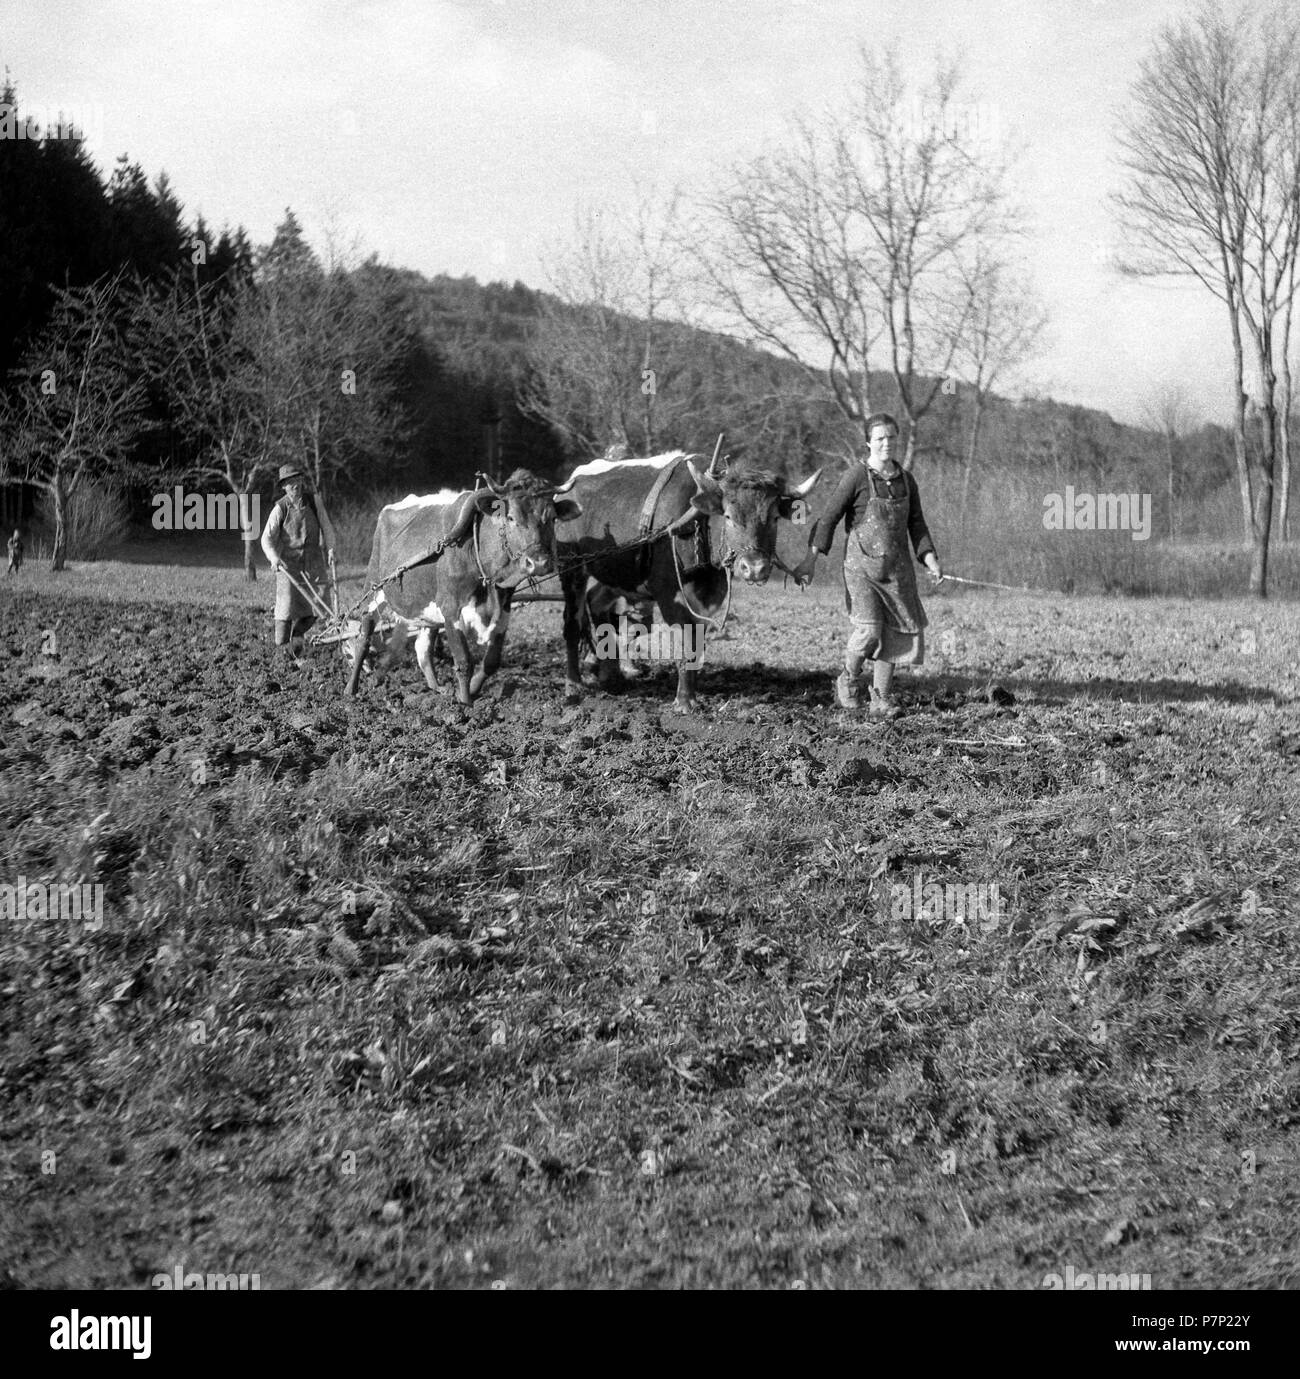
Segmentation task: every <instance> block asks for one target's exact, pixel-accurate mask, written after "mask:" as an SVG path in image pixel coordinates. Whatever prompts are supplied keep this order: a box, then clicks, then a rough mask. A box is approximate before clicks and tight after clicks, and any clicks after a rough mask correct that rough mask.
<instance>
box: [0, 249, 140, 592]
mask: <svg viewBox="0 0 1300 1379" xmlns="http://www.w3.org/2000/svg"><path fill="white" fill-rule="evenodd" d="M123 297H124V288H123V278H122V275H121V274H120V273H119V274H117V275H116V276H114V277H111V278H100V279H99V280H98V281H96V282H93V283H91V284H90V285H89V286H87V287H80V288H75V289H72V290H63V291H60V292H59V293H58V298H57V302H56V304H55V308H54V311H53V314H52V316H51V319H50V322H49V324H48V325H47V326H46V328H45V329H44V330H43V331H42V332H41V335H40V336H39V338H38V339H37V340H36V341H35V342H34V343H33V344H32V345H31V346H30V347H29V348H28V349H27V351H26V352H25V353H24V355H23V356H22V358H21V360H20V361H19V363H18V366H17V368H16V369H15V370H14V373H13V382H14V386H13V388H12V389H11V390H10V391H9V393H8V394H6V395H5V396H3V397H0V409H2V410H0V436H2V437H3V438H4V439H3V443H2V444H0V482H3V483H26V484H32V485H34V486H36V487H38V488H41V489H43V490H44V491H45V492H46V493H47V494H48V495H49V498H50V506H51V509H52V511H53V514H54V552H53V560H52V562H51V568H52V569H54V570H62V569H63V568H64V565H65V562H66V560H67V556H68V523H67V515H68V503H69V500H70V499H71V498H72V497H73V496H74V495H75V494H76V493H77V491H78V489H79V488H80V487H81V486H82V484H83V482H85V481H87V480H91V479H100V480H106V481H108V482H110V483H112V482H122V481H124V480H125V479H127V478H128V477H129V476H130V474H131V470H132V466H131V447H132V444H133V442H134V441H135V440H136V438H137V437H138V436H139V435H140V433H141V432H142V431H144V430H145V429H146V428H147V420H146V412H145V408H146V403H147V397H146V394H145V390H144V387H143V385H142V384H141V382H140V381H139V379H137V378H134V377H133V376H132V375H131V374H130V373H129V372H128V370H127V368H126V366H125V363H124V354H125V351H124V348H123V343H122V336H121V331H120V328H119V318H120V314H121V311H122V308H123Z"/></svg>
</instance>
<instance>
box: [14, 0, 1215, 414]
mask: <svg viewBox="0 0 1300 1379" xmlns="http://www.w3.org/2000/svg"><path fill="white" fill-rule="evenodd" d="M1193 8H1194V0H368V2H367V0H257V2H255V0H212V2H209V0H198V2H194V0H157V2H156V3H155V2H154V0H99V2H98V3H92V0H0V66H3V67H5V68H7V69H8V72H9V74H10V76H11V77H12V78H13V80H14V81H15V83H16V85H17V87H18V96H19V103H20V106H22V107H23V108H24V109H33V110H35V111H36V112H37V113H39V111H40V110H42V109H44V110H58V109H65V110H72V111H75V112H77V113H78V114H79V116H80V117H81V123H82V124H83V125H84V127H85V128H86V131H87V136H88V137H87V142H88V145H89V148H90V151H91V152H92V154H93V155H94V156H95V158H96V160H97V162H98V163H99V165H100V166H101V168H102V169H104V170H105V171H111V168H112V165H113V163H114V162H115V161H116V159H117V157H118V156H119V155H120V154H122V153H127V154H129V156H130V158H131V159H132V160H133V161H135V162H138V163H140V164H141V166H142V167H143V168H144V169H145V171H146V173H147V174H148V175H149V176H150V178H151V179H152V178H153V177H154V176H155V175H156V174H157V173H158V172H159V171H161V170H166V172H167V174H168V176H169V177H170V179H171V181H172V184H173V188H174V190H175V192H176V194H177V195H178V196H179V197H180V198H181V200H182V201H183V203H184V204H185V207H186V211H187V214H188V215H190V216H194V215H195V214H197V213H199V212H201V213H202V214H203V215H204V217H205V218H206V219H207V220H208V222H209V223H211V224H214V225H224V224H231V225H233V224H242V225H244V226H245V227H246V228H247V230H248V231H249V233H250V235H251V236H252V238H253V240H254V242H264V241H266V240H268V239H269V238H270V236H271V234H272V233H273V231H274V228H275V226H276V224H277V223H278V222H279V221H280V220H281V219H282V218H283V215H284V211H285V208H286V207H292V208H293V210H294V212H295V213H296V214H297V215H298V217H299V219H300V220H301V221H302V223H303V225H304V227H305V229H306V232H307V235H308V238H309V239H310V240H311V241H312V242H313V243H314V244H315V245H317V247H320V246H322V245H323V243H324V239H325V236H326V235H332V236H333V237H335V238H336V239H337V240H339V241H341V242H343V243H349V244H356V245H359V246H360V248H361V249H362V250H363V251H364V252H366V253H371V252H374V253H377V254H378V255H379V257H380V258H381V259H383V260H384V261H386V262H390V263H393V264H395V265H398V266H401V267H404V268H413V269H417V270H419V271H420V272H422V273H425V274H428V275H430V276H432V275H434V274H436V273H450V274H453V275H459V274H473V275H474V276H475V277H476V278H478V279H479V280H480V281H489V280H494V279H500V280H503V281H506V282H513V281H514V280H516V279H520V280H522V281H523V282H525V283H527V284H529V285H530V286H534V287H545V286H547V282H548V280H547V273H546V264H547V262H548V261H549V259H550V257H551V256H552V255H553V254H554V252H555V251H556V248H557V247H558V246H560V245H562V244H563V243H564V242H565V240H566V238H567V237H569V236H571V234H572V231H573V225H574V215H575V211H576V210H577V208H578V206H579V205H587V206H592V205H597V206H608V207H610V208H611V209H615V210H617V209H619V208H625V209H626V208H630V205H631V202H632V199H633V198H634V196H635V195H636V189H637V188H638V187H642V188H644V187H646V186H656V187H661V188H667V187H671V186H674V185H677V184H680V185H682V186H683V187H684V188H685V189H686V190H687V192H688V193H689V192H690V191H693V190H695V191H707V190H708V189H709V188H710V187H716V186H718V185H720V184H721V183H722V182H723V181H725V177H726V173H727V170H728V169H729V168H730V167H733V166H735V165H736V164H738V163H740V162H743V161H744V160H746V159H748V158H751V157H753V156H755V155H756V154H758V153H760V152H762V151H763V150H764V148H765V147H769V146H771V145H773V144H774V143H777V142H779V141H780V140H781V138H782V137H783V134H784V133H785V131H786V130H787V129H788V127H789V121H790V120H791V119H792V118H793V117H794V116H796V115H798V114H799V113H800V112H808V113H815V112H818V111H821V110H824V109H826V108H827V107H828V106H829V107H834V106H836V105H841V104H843V103H844V102H845V101H846V100H847V98H848V94H849V92H850V90H851V87H852V83H853V79H854V74H855V69H856V66H857V52H858V49H859V47H860V46H861V45H863V44H866V45H867V46H868V47H870V48H875V49H883V48H886V47H888V46H891V45H894V46H896V47H897V50H898V52H899V54H900V56H901V59H902V61H903V64H904V66H905V68H906V70H907V71H908V72H909V73H913V72H914V73H915V74H916V76H917V78H918V79H919V78H923V77H924V76H925V75H926V74H927V73H928V72H930V71H932V70H933V67H934V65H935V62H936V60H937V59H939V58H940V57H956V58H959V59H960V60H961V62H962V64H963V70H964V72H965V74H966V77H967V80H968V82H969V86H970V97H971V98H972V99H973V100H976V101H977V102H978V106H977V109H978V110H979V112H980V118H981V120H982V121H986V122H987V124H988V126H989V128H991V129H992V130H993V131H994V132H995V133H996V134H998V135H999V136H1002V137H1005V138H1007V139H1008V140H1009V141H1010V143H1011V144H1012V145H1013V146H1014V147H1015V148H1016V149H1017V153H1018V156H1017V162H1016V170H1015V175H1014V178H1013V180H1012V183H1011V186H1010V190H1011V192H1012V194H1013V195H1014V197H1015V198H1016V200H1017V202H1018V203H1019V204H1020V205H1022V206H1023V207H1024V208H1025V211H1026V213H1027V217H1028V224H1029V228H1030V234H1029V237H1028V240H1027V242H1026V244H1025V246H1024V260H1025V267H1026V268H1027V270H1028V271H1029V273H1030V274H1031V276H1032V278H1033V281H1034V283H1035V286H1036V288H1037V290H1038V292H1039V294H1040V296H1041V297H1042V299H1043V301H1044V303H1045V304H1046V307H1047V310H1048V312H1049V316H1050V327H1049V332H1048V335H1047V337H1046V339H1045V341H1044V344H1043V347H1042V349H1041V351H1040V353H1039V357H1038V358H1037V359H1036V360H1035V361H1034V363H1033V364H1032V365H1031V366H1030V367H1029V368H1027V369H1026V370H1024V371H1023V373H1022V374H1021V375H1020V376H1019V377H1018V379H1017V380H1016V381H1015V383H1014V385H1013V386H1009V387H1008V388H1007V389H1006V391H1008V392H1010V393H1012V394H1013V395H1019V394H1023V393H1025V392H1030V391H1033V392H1039V393H1045V394H1048V395H1050V396H1052V397H1055V398H1057V399H1058V400H1060V401H1064V402H1074V403H1081V404H1084V405H1087V406H1090V407H1097V408H1100V409H1102V410H1103V411H1107V412H1109V413H1111V415H1113V416H1114V417H1116V418H1117V419H1118V420H1121V421H1132V422H1140V421H1141V420H1142V419H1143V415H1144V410H1145V409H1146V408H1147V407H1149V406H1150V405H1151V403H1152V401H1153V399H1154V398H1155V396H1156V395H1157V394H1158V393H1159V392H1160V390H1161V389H1162V388H1165V387H1167V386H1177V387H1182V388H1183V389H1185V391H1186V393H1187V395H1188V397H1189V398H1190V399H1191V402H1192V406H1193V409H1194V411H1195V412H1196V413H1197V415H1198V417H1199V418H1200V419H1205V420H1226V419H1227V417H1228V415H1229V410H1230V396H1231V391H1230V377H1231V375H1230V360H1231V355H1230V350H1229V346H1228V341H1227V322H1226V320H1225V319H1224V308H1223V306H1222V305H1221V304H1220V303H1218V302H1217V301H1215V300H1214V299H1213V298H1211V297H1210V296H1209V295H1208V293H1206V292H1205V290H1204V289H1203V288H1200V287H1197V286H1195V285H1192V284H1183V283H1164V284H1161V285H1154V284H1153V285H1144V284H1135V283H1132V282H1126V281H1123V280H1121V279H1120V277H1119V276H1118V274H1117V273H1116V271H1115V269H1114V267H1113V260H1114V256H1115V254H1116V253H1117V252H1119V251H1120V250H1121V249H1122V247H1123V246H1122V240H1121V238H1120V234H1119V230H1118V228H1117V227H1116V225H1115V224H1114V221H1113V216H1112V212H1111V210H1110V207H1109V205H1108V194H1109V193H1110V192H1111V191H1113V190H1115V189H1117V188H1118V187H1119V186H1120V185H1121V184H1122V181H1123V173H1122V169H1121V168H1120V166H1119V163H1118V150H1117V146H1116V141H1115V131H1116V128H1117V125H1118V121H1119V119H1120V116H1121V112H1122V110H1123V107H1124V104H1125V102H1126V100H1127V98H1128V92H1129V89H1130V86H1131V84H1132V82H1133V80H1134V78H1135V77H1136V76H1137V73H1138V67H1139V63H1140V61H1141V59H1142V57H1143V55H1144V54H1145V53H1146V52H1147V51H1148V50H1149V48H1150V45H1151V43H1152V41H1153V39H1154V38H1155V37H1156V35H1157V34H1158V32H1159V30H1160V28H1161V26H1162V25H1163V24H1165V23H1167V22H1170V21H1171V20H1176V19H1178V18H1179V17H1181V16H1182V15H1184V14H1188V15H1190V13H1191V12H1192V10H1193Z"/></svg>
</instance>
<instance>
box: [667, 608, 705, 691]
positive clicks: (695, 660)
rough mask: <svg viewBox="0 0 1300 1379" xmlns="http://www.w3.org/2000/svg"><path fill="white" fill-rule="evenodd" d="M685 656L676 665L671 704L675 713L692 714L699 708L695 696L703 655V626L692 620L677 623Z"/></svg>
mask: <svg viewBox="0 0 1300 1379" xmlns="http://www.w3.org/2000/svg"><path fill="white" fill-rule="evenodd" d="M678 626H679V627H680V628H681V636H682V642H683V648H682V649H683V651H684V652H685V655H684V657H683V659H682V660H680V661H679V662H678V663H677V698H676V700H675V701H674V703H673V710H674V711H675V712H676V713H694V712H695V711H696V709H698V708H699V707H700V702H699V700H698V699H697V698H696V696H695V691H696V684H697V682H698V680H699V675H700V671H699V664H700V657H701V656H703V654H704V624H703V623H702V622H695V621H693V620H691V621H687V622H683V623H679V624H678Z"/></svg>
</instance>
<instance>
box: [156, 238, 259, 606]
mask: <svg viewBox="0 0 1300 1379" xmlns="http://www.w3.org/2000/svg"><path fill="white" fill-rule="evenodd" d="M265 326H266V314H265V312H264V310H263V307H262V304H261V302H260V301H259V300H258V298H257V295H256V292H255V290H254V288H253V287H252V285H251V284H249V283H242V284H240V285H239V286H238V287H236V288H235V289H233V290H226V289H225V288H223V286H222V285H221V284H218V283H201V282H200V281H199V280H198V276H197V272H196V270H195V268H194V265H193V264H191V265H190V266H189V267H188V268H183V269H178V270H177V271H176V272H175V273H173V274H172V275H171V277H170V278H168V279H167V280H166V281H165V282H164V283H162V284H160V285H159V286H157V287H156V288H153V289H145V290H142V291H141V292H140V294H139V296H138V298H137V301H136V304H135V309H134V313H133V321H132V331H131V337H132V348H133V353H134V357H135V360H136V363H137V367H138V368H139V369H140V371H141V374H142V375H143V377H145V378H146V379H148V380H149V382H150V385H151V386H152V387H153V388H154V389H155V390H156V391H157V393H158V395H159V396H160V397H161V398H162V399H163V400H164V405H165V406H166V408H167V411H168V412H169V414H170V415H171V417H172V418H173V424H174V425H176V426H177V427H178V428H180V429H181V430H182V432H183V434H184V438H185V443H186V445H187V446H188V447H190V448H191V449H192V453H193V454H194V456H195V459H194V462H193V463H192V464H190V465H188V466H185V467H183V468H182V469H181V471H180V477H181V478H192V479H195V480H197V481H200V482H201V481H203V480H211V481H214V482H216V483H219V484H222V485H224V486H225V487H226V488H227V489H229V491H230V492H231V493H233V494H235V495H239V496H240V502H241V504H243V505H244V506H243V507H242V511H244V512H250V511H251V508H250V507H249V506H248V504H249V502H250V498H251V495H252V493H253V491H254V490H255V489H256V488H257V487H258V486H259V485H260V484H261V483H262V482H263V481H264V480H265V478H266V477H267V474H268V472H269V471H270V469H271V467H272V465H273V463H274V458H275V455H276V452H277V450H279V449H281V448H282V441H281V440H280V439H279V437H278V435H277V427H279V426H280V425H281V421H282V405H283V402H284V398H283V396H282V391H281V388H282V385H281V381H280V379H279V378H278V377H277V376H276V374H275V373H274V372H273V371H272V370H270V369H268V368H266V367H265V361H266V358H267V355H268V345H267V341H266V329H265ZM241 536H242V537H244V576H245V578H246V579H248V580H255V579H256V578H257V570H256V566H255V565H254V563H253V551H254V547H255V546H256V544H257V543H256V541H254V540H249V539H247V536H248V534H247V533H246V532H241Z"/></svg>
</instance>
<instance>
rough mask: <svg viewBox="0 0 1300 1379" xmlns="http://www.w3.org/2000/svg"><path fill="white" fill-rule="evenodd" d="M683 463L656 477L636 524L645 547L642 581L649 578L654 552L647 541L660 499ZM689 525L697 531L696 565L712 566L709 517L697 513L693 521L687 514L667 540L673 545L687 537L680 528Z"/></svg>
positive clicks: (673, 463)
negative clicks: (679, 538) (651, 556)
mask: <svg viewBox="0 0 1300 1379" xmlns="http://www.w3.org/2000/svg"><path fill="white" fill-rule="evenodd" d="M684 463H685V457H683V458H682V459H676V460H674V461H673V462H672V464H668V465H665V466H664V467H663V468H662V469H661V470H660V471H659V473H658V474H657V475H656V476H655V481H654V483H653V484H651V485H650V491H649V493H647V494H646V496H645V502H644V503H642V504H641V516H640V518H639V519H638V521H637V527H636V535H637V540H638V541H640V542H644V543H645V544H644V545H643V546H642V548H641V578H642V579H645V578H647V577H648V576H649V573H650V552H651V549H652V545H651V542H650V541H649V540H648V539H647V538H649V537H650V534H651V533H652V532H653V531H654V525H655V512H656V510H657V509H658V507H659V499H660V497H661V496H662V494H663V491H664V489H665V488H667V487H668V483H669V481H670V480H671V479H672V477H673V475H674V474H676V473H677V471H678V469H679V468H680V467H681V466H682V464H684ZM688 525H692V526H694V528H695V558H696V562H697V564H700V565H707V564H708V563H709V519H708V518H707V517H704V516H703V515H701V514H699V513H696V514H695V516H694V518H693V519H692V518H691V514H690V512H686V513H684V514H683V516H682V517H680V518H678V520H677V521H676V522H674V523H673V524H672V527H671V528H669V529H668V530H667V531H666V535H667V536H668V539H669V541H672V540H673V539H674V538H676V537H677V536H679V535H680V536H685V535H686V532H685V531H682V532H679V531H678V530H677V529H678V528H679V527H686V526H688ZM676 558H677V548H676V546H674V547H673V559H674V561H675V560H676Z"/></svg>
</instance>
